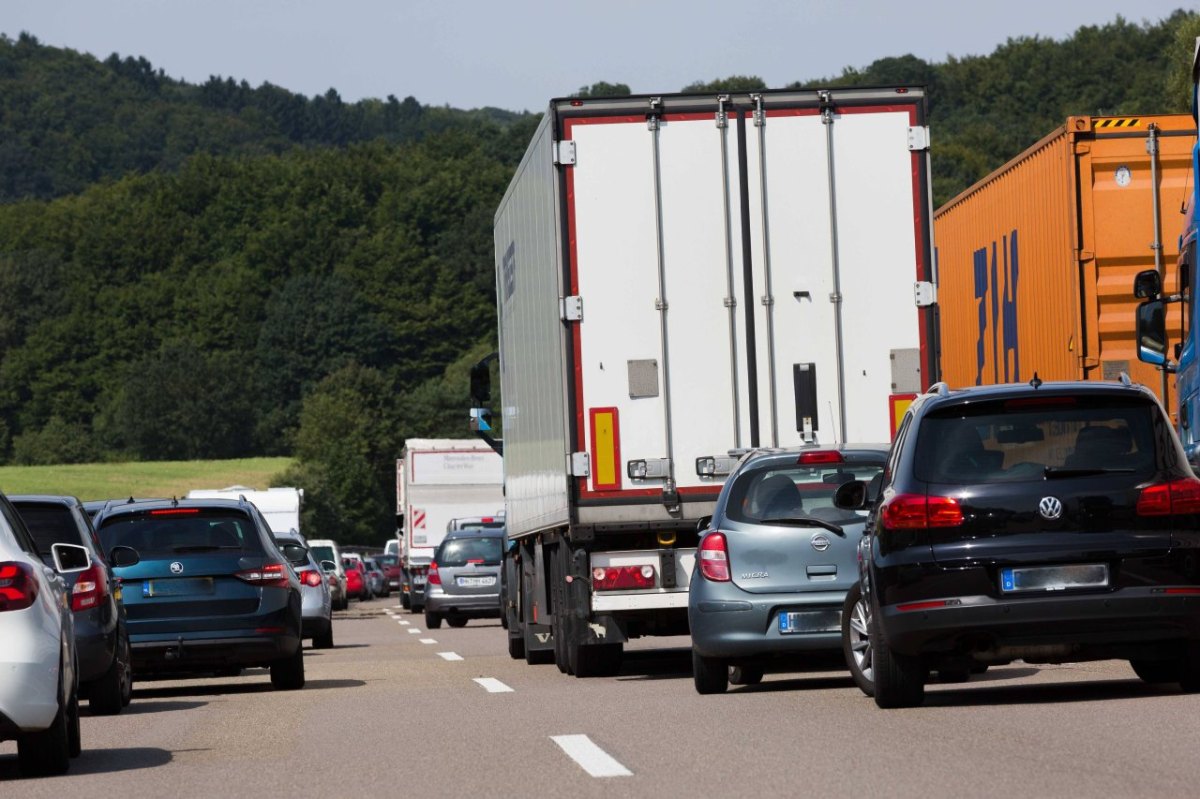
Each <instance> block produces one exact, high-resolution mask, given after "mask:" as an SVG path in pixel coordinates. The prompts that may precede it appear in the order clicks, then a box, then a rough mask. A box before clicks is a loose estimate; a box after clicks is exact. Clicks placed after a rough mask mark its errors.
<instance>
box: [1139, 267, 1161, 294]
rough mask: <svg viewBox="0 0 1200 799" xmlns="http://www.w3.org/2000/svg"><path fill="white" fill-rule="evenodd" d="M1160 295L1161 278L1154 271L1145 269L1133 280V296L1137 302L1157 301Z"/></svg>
mask: <svg viewBox="0 0 1200 799" xmlns="http://www.w3.org/2000/svg"><path fill="white" fill-rule="evenodd" d="M1160 294H1162V278H1161V277H1160V276H1159V274H1158V271H1157V270H1155V269H1145V270H1143V271H1141V272H1138V273H1137V277H1135V278H1134V279H1133V296H1135V297H1137V298H1138V299H1139V300H1152V299H1157V298H1158V295H1160Z"/></svg>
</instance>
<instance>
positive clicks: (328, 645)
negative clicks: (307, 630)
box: [313, 619, 333, 649]
mask: <svg viewBox="0 0 1200 799" xmlns="http://www.w3.org/2000/svg"><path fill="white" fill-rule="evenodd" d="M313 649H333V620H332V619H330V620H329V624H327V625H325V629H324V630H322V631H321V634H320V635H314V636H313Z"/></svg>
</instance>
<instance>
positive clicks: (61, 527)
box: [13, 502, 83, 558]
mask: <svg viewBox="0 0 1200 799" xmlns="http://www.w3.org/2000/svg"><path fill="white" fill-rule="evenodd" d="M13 505H14V506H15V507H16V509H17V513H19V514H20V515H21V519H22V521H24V522H25V526H26V527H27V528H28V529H29V534H30V536H32V537H33V542H34V543H35V544H36V545H37V549H38V554H39V555H41V556H42V557H43V558H49V557H50V547H52V546H54V545H55V544H75V545H76V546H79V545H81V544H83V541H82V540H81V538H80V533H79V527H78V526H77V525H76V524H75V518H74V517H73V516H72V515H71V509H70V508H68V507H67V506H66V505H58V504H54V503H40V502H39V503H32V502H14V503H13Z"/></svg>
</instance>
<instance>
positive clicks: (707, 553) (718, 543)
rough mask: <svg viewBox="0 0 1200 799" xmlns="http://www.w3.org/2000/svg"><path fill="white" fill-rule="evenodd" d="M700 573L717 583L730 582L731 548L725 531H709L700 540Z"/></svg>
mask: <svg viewBox="0 0 1200 799" xmlns="http://www.w3.org/2000/svg"><path fill="white" fill-rule="evenodd" d="M699 555H700V574H701V576H703V577H704V578H705V579H706V580H712V581H713V582H715V583H727V582H729V550H728V549H727V548H726V546H725V534H724V533H709V534H708V535H706V536H704V540H703V541H701V542H700V552H699Z"/></svg>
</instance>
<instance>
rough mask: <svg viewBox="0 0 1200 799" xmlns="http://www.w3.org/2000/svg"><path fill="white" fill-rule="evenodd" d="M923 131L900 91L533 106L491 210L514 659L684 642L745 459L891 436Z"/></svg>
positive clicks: (914, 320)
mask: <svg viewBox="0 0 1200 799" xmlns="http://www.w3.org/2000/svg"><path fill="white" fill-rule="evenodd" d="M925 115H926V109H925V98H924V92H923V91H922V90H921V89H920V88H916V87H907V88H906V87H897V88H874V89H835V90H829V91H825V90H814V91H790V90H789V91H766V92H758V93H753V94H747V93H735V94H731V95H660V96H635V97H623V98H612V99H605V98H584V99H581V98H571V99H563V100H555V101H552V102H551V103H550V107H549V110H548V111H547V113H546V115H545V117H544V118H543V119H542V122H541V125H540V126H539V127H538V129H537V131H536V132H535V134H534V137H533V140H532V142H531V143H530V145H529V148H528V150H527V151H526V153H525V156H524V158H523V160H522V161H521V163H520V165H519V167H518V168H517V172H516V175H515V176H514V178H513V180H512V182H511V184H510V185H509V187H508V190H507V193H506V194H505V196H504V199H503V201H502V202H501V204H500V207H499V209H498V210H497V212H496V218H495V248H496V251H495V257H496V271H497V274H496V281H497V283H496V292H497V305H498V315H499V326H500V330H499V339H500V379H501V388H502V402H503V407H502V419H501V421H502V429H503V441H502V442H501V444H502V447H503V454H504V461H505V468H504V471H505V489H506V502H505V505H506V510H507V514H506V522H507V529H508V536H509V539H510V545H509V547H508V551H509V556H508V560H507V562H506V571H505V575H504V577H503V583H504V596H503V600H502V601H503V604H504V607H505V612H506V618H505V623H506V625H507V627H508V629H509V633H510V638H509V652H510V654H511V655H512V656H513V657H521V656H524V657H525V658H526V659H527V660H528V661H530V662H539V661H546V660H549V659H554V660H555V661H556V663H557V664H558V666H559V668H560V669H562V670H563V671H568V672H574V673H575V674H576V675H581V676H582V675H588V674H604V673H612V672H613V671H615V670H616V669H617V668H619V664H620V657H621V651H622V645H623V643H624V642H625V641H627V640H628V639H630V638H632V637H634V636H639V635H670V634H679V633H686V632H687V590H688V582H689V579H690V576H691V571H692V566H693V563H694V560H695V546H696V542H697V539H698V532H699V530H698V528H703V526H704V525H705V524H706V518H707V517H708V516H710V515H711V513H712V509H713V506H714V503H715V500H716V497H717V494H718V492H719V491H720V490H721V486H722V484H723V482H724V478H725V476H726V475H727V474H728V473H729V471H730V470H731V469H732V468H733V466H734V465H735V464H736V461H737V457H738V455H739V454H740V452H741V451H743V450H746V449H750V448H755V447H778V446H787V445H799V444H801V443H806V442H834V441H853V442H869V441H887V440H889V438H890V436H891V434H892V430H893V421H892V419H893V416H894V415H895V414H896V411H897V410H902V407H901V406H902V404H903V403H904V402H905V401H906V399H905V398H906V397H910V396H913V395H915V393H916V392H918V391H921V390H922V389H924V388H925V387H926V386H928V385H929V384H930V383H931V382H933V381H935V380H936V379H937V374H936V363H937V360H936V342H935V341H934V340H933V336H934V334H935V331H936V329H937V326H936V324H934V319H933V313H934V306H933V302H934V296H935V293H934V286H933V266H932V262H931V251H930V238H931V231H930V219H931V200H930V188H929V162H928V142H929V134H928V128H927V127H926V122H925ZM486 375H487V372H486V367H484V369H483V370H482V371H481V370H479V369H477V370H476V371H475V373H474V374H473V381H472V383H473V391H472V393H473V395H474V396H475V398H476V400H477V402H476V404H477V405H483V404H484V403H483V402H482V401H480V400H483V399H484V397H485V396H486V395H488V394H490V386H489V385H486V381H487V378H486ZM472 415H473V417H474V419H473V423H474V424H475V426H476V427H477V429H480V428H483V427H484V424H481V422H482V423H485V424H486V422H487V420H488V419H489V418H490V411H487V410H486V409H485V408H482V407H479V408H475V409H473V411H472ZM896 418H898V416H897V417H896ZM483 434H484V435H486V433H483Z"/></svg>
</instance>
